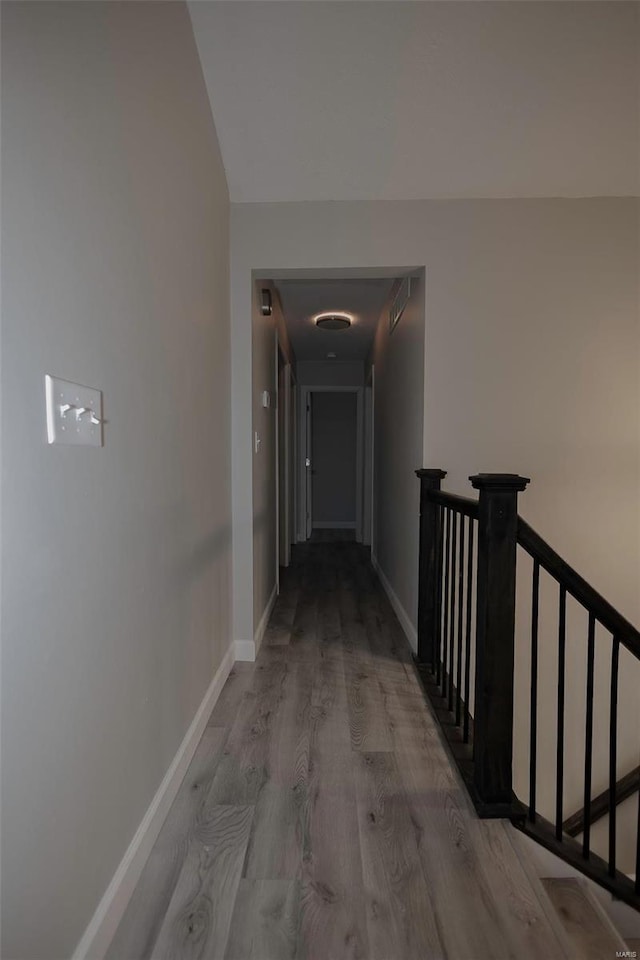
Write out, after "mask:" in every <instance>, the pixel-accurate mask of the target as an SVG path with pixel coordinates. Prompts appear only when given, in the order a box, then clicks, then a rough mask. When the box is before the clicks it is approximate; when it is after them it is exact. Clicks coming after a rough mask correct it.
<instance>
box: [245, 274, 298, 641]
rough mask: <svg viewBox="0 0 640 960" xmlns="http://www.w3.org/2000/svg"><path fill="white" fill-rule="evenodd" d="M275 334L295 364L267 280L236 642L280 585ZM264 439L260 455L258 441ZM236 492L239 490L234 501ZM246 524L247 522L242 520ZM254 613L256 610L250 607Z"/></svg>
mask: <svg viewBox="0 0 640 960" xmlns="http://www.w3.org/2000/svg"><path fill="white" fill-rule="evenodd" d="M262 289H269V290H271V294H272V313H271V316H270V317H264V316H263V315H262V313H261V311H260V291H261V290H262ZM276 334H277V337H278V342H279V344H280V347H281V349H282V352H283V353H284V356H285V358H286V360H287V362H288V363H290V364H295V357H294V355H293V351H292V349H291V345H290V343H289V338H288V336H287V331H286V327H285V324H284V318H283V316H282V309H281V307H280V299H279V297H278V295H277V291H276V290H275V289H274V287H273V284H271V283H270V282H268V281H265V280H259V281H256V282H255V283H254V284H253V298H252V304H251V388H250V394H249V396H250V398H251V405H252V419H251V424H252V428H251V429H252V434H251V440H250V444H251V446H250V449H252V450H253V456H252V469H251V476H252V478H253V484H252V502H251V511H250V514H249V516H250V517H251V518H252V523H253V526H252V536H251V543H252V549H253V559H252V564H251V579H241V580H239V581H237V584H238V590H237V601H238V614H237V620H236V625H235V629H236V633H235V639H236V640H253V639H254V637H255V632H256V630H257V628H258V626H259V624H260V621H261V619H262V616H263V614H264V611H265V609H266V607H267V605H268V603H269V598H270V597H271V595H272V593H273V590H274V588H275V585H276V538H277V536H278V531H277V529H276V454H277V451H276V417H277V415H278V412H277V408H276V393H277V370H276ZM265 390H268V391H269V393H270V395H271V406H270V407H268V408H267V407H263V405H262V394H263V391H265ZM256 432H257V433H258V435H259V437H260V448H259V450H258V451H257V452H256V450H255V446H254V436H255V433H256ZM236 495H237V491H236V490H234V496H236ZM243 522H244V521H243ZM251 582H253V617H252V619H251V620H249V618H247V615H246V608H247V596H246V591H247V588H248V586H249V584H250V583H251ZM249 610H251V607H249Z"/></svg>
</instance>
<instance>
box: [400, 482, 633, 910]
mask: <svg viewBox="0 0 640 960" xmlns="http://www.w3.org/2000/svg"><path fill="white" fill-rule="evenodd" d="M416 473H417V475H418V477H419V478H420V484H421V493H420V586H419V605H418V653H417V658H416V665H417V669H418V672H419V675H420V677H421V680H422V683H423V686H424V689H425V693H426V694H427V696H428V698H429V700H430V702H431V704H432V706H433V708H434V711H435V713H436V716H437V718H438V719H439V721H440V724H441V726H442V730H443V732H444V734H445V737H446V739H447V741H448V743H449V746H450V749H451V753H452V756H453V759H454V760H455V762H456V763H457V765H458V767H459V769H460V772H461V774H462V777H463V779H464V781H465V784H466V786H467V788H468V790H469V793H470V795H471V798H472V800H473V802H474V804H475V806H476V809H477V811H478V814H479V815H480V816H482V817H508V818H510V819H511V820H512V822H513V823H514V824H515V825H516V826H517V827H519V828H520V829H521V830H523V831H524V832H525V833H527V834H529V835H530V836H532V837H533V838H534V839H535V840H537V841H538V842H540V843H542V844H543V845H544V846H545V847H547V848H548V849H550V850H551V851H552V852H553V853H555V854H556V855H558V856H560V857H561V858H562V859H564V860H565V861H567V862H568V863H570V864H572V865H573V866H574V867H576V868H578V869H579V870H581V871H582V872H583V873H584V874H585V875H587V876H589V877H590V878H591V879H593V880H595V881H596V882H598V883H599V884H601V885H602V886H604V887H605V888H606V889H608V890H610V891H611V892H612V893H613V894H614V895H616V896H617V897H619V898H620V899H623V900H625V901H626V902H627V903H630V904H631V905H632V906H634V907H636V908H637V909H640V793H639V794H638V796H639V804H638V816H637V826H636V838H635V864H636V866H635V881H634V880H631V879H630V878H629V877H628V876H626V875H625V874H624V873H622V872H621V871H620V870H618V869H617V866H616V838H617V818H616V810H617V806H618V804H619V803H620V802H621V801H622V800H623V799H628V797H630V796H632V795H633V793H634V792H636V791H638V785H639V782H640V768H636V769H634V770H633V771H632V772H631V773H630V774H629V775H628V776H626V777H623V778H622V779H621V780H618V779H617V776H618V775H617V760H618V743H619V736H618V734H619V731H618V720H619V710H618V699H619V671H620V648H621V647H623V648H625V649H626V650H627V651H629V653H631V654H632V655H633V657H634V658H635V659H636V660H638V661H640V633H639V632H638V631H637V630H636V628H635V627H634V626H633V625H632V624H630V623H629V622H628V621H627V620H626V619H625V618H624V617H623V616H622V615H621V614H620V613H618V611H617V610H615V609H614V608H613V607H612V606H611V604H609V603H608V602H607V601H606V600H605V599H604V598H603V597H602V596H601V595H600V594H599V593H598V592H597V591H596V590H594V589H593V588H592V587H591V586H590V585H589V584H588V583H587V582H586V581H585V580H584V579H583V578H582V577H581V576H580V575H579V574H578V573H577V572H576V571H575V570H574V569H573V568H572V567H570V566H569V564H567V563H566V562H565V561H564V560H563V559H562V558H561V557H560V556H559V555H558V554H557V553H556V552H555V551H554V550H553V549H552V548H551V547H550V546H549V545H548V544H547V543H546V542H545V541H544V540H543V539H542V537H540V536H539V535H538V534H537V533H536V532H535V531H534V530H532V528H531V527H530V526H529V525H528V524H527V523H526V522H525V521H524V520H523V519H522V518H520V517H519V516H518V510H517V501H518V494H519V493H520V492H522V491H523V490H524V489H525V488H526V486H527V484H528V483H529V480H528V479H527V478H526V477H520V476H518V475H515V474H478V475H476V476H473V477H470V478H469V479H470V481H471V483H472V486H473V487H474V489H476V490H478V492H479V497H478V500H472V499H467V498H466V497H460V496H456V495H454V494H449V493H446V492H444V491H442V490H441V483H442V480H443V479H444V477H445V476H446V473H445V471H444V470H427V469H423V470H418V471H416ZM518 547H520V548H521V549H523V550H524V551H525V552H526V553H527V554H529V556H530V557H531V559H532V560H533V572H532V583H531V622H530V649H529V651H528V653H529V657H528V659H529V662H530V671H531V673H530V699H529V707H528V713H529V796H528V798H527V802H526V804H525V803H522V802H521V801H520V800H519V799H518V798H517V797H516V796H515V794H514V792H513V774H512V766H513V725H514V660H515V603H516V558H517V552H518V551H517V548H518ZM541 570H543V571H544V572H545V574H546V575H548V577H550V578H551V579H552V580H554V581H555V582H556V584H557V587H558V619H557V623H558V633H557V649H556V652H555V657H556V661H557V668H558V673H557V690H556V698H555V699H556V703H555V715H556V736H555V744H554V747H555V763H554V764H553V766H554V768H555V777H554V783H553V792H554V794H555V800H554V810H555V816H554V818H553V822H550V821H549V820H547V819H546V818H545V817H543V816H542V815H541V813H540V811H539V808H538V807H539V805H538V800H537V796H538V793H539V777H540V776H541V774H540V771H539V764H538V750H539V744H538V733H539V717H538V679H539V678H538V671H539V664H538V660H539V637H538V627H539V605H540V571H541ZM568 597H572V598H573V600H574V601H576V602H577V603H578V604H579V605H580V606H581V607H582V608H583V609H584V610H585V611H586V614H587V616H588V628H587V637H586V648H585V649H586V661H587V678H586V690H585V726H584V731H585V733H584V764H583V768H584V781H583V791H582V792H583V798H584V806H583V808H582V810H580V811H578V813H577V814H575V815H574V816H572V817H570V818H568V819H565V818H564V817H563V810H564V803H565V793H566V791H565V741H566V739H567V736H566V730H565V727H566V723H567V716H566V700H567V680H566V671H567V598H568ZM598 625H599V626H600V627H601V628H604V630H606V631H607V632H608V633H609V634H610V636H611V640H610V646H611V657H610V663H611V667H610V679H609V681H608V684H609V707H608V726H609V751H608V781H609V786H608V789H607V790H606V791H605V792H604V793H602V794H600V795H598V796H596V797H593V798H592V780H593V773H594V770H593V767H594V756H593V725H594V682H595V672H596V647H597V642H596V641H598V643H600V642H601V638H600V637H597V627H598ZM638 733H640V731H638ZM545 786H548V784H545ZM603 813H606V814H607V815H608V817H609V824H608V856H607V859H606V860H605V859H604V858H602V857H600V856H598V855H597V854H596V853H595V852H594V851H593V850H592V846H591V824H592V823H593V822H595V820H596V819H597V818H598V817H599V816H602V815H603ZM580 833H581V834H582V841H581V842H580V843H578V842H577V841H576V840H575V839H574V838H575V836H577V835H578V834H580Z"/></svg>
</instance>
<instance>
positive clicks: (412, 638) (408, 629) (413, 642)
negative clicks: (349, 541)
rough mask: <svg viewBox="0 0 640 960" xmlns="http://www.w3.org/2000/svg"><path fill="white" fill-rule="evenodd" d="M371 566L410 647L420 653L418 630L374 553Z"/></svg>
mask: <svg viewBox="0 0 640 960" xmlns="http://www.w3.org/2000/svg"><path fill="white" fill-rule="evenodd" d="M371 564H372V566H373V569H374V570H375V571H376V573H377V574H378V578H379V580H380V583H381V584H382V586H383V588H384V592H385V593H386V595H387V596H388V598H389V602H390V603H391V606H392V607H393V609H394V612H395V615H396V617H397V618H398V620H399V621H400V626H401V627H402V629H403V630H404V632H405V636H406V638H407V640H408V641H409V646H410V647H411V649H412V650H413V652H414V653H417V652H418V634H417V632H416V628H415V627H414V625H413V624H412V623H411V620H410V619H409V614H408V613H407V611H406V610H405V608H404V607H403V606H402V604H401V603H400V600H399V598H398V595H397V593H396V592H395V590H394V589H393V587H392V586H391V584H390V583H389V581H388V580H387V578H386V576H385V574H384V571H383V570H382V567H381V566H380V564H379V563H378V558H377V557H376V556H375V555H374V554H373V553H372V554H371Z"/></svg>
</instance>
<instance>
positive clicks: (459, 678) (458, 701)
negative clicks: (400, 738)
mask: <svg viewBox="0 0 640 960" xmlns="http://www.w3.org/2000/svg"><path fill="white" fill-rule="evenodd" d="M469 523H471V518H469ZM464 541H465V536H464V517H463V516H462V515H461V516H460V550H459V552H458V643H457V652H458V659H457V661H456V727H459V726H460V718H461V711H462V704H461V697H462V689H461V687H462V606H463V603H462V599H463V591H464Z"/></svg>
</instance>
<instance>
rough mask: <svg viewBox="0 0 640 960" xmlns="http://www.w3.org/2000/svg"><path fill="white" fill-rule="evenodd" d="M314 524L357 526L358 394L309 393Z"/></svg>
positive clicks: (312, 516)
mask: <svg viewBox="0 0 640 960" xmlns="http://www.w3.org/2000/svg"><path fill="white" fill-rule="evenodd" d="M310 399H311V416H312V421H311V422H312V426H311V467H312V469H313V486H312V491H313V495H312V513H311V518H312V522H313V524H314V525H318V524H322V525H325V526H326V525H329V524H330V525H333V524H334V523H337V524H343V523H352V524H353V526H354V528H355V525H356V459H357V458H356V450H357V419H356V412H357V402H358V397H357V394H356V393H355V392H354V393H351V392H347V393H343V392H339V393H325V392H323V391H317V392H315V393H311V394H310Z"/></svg>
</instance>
